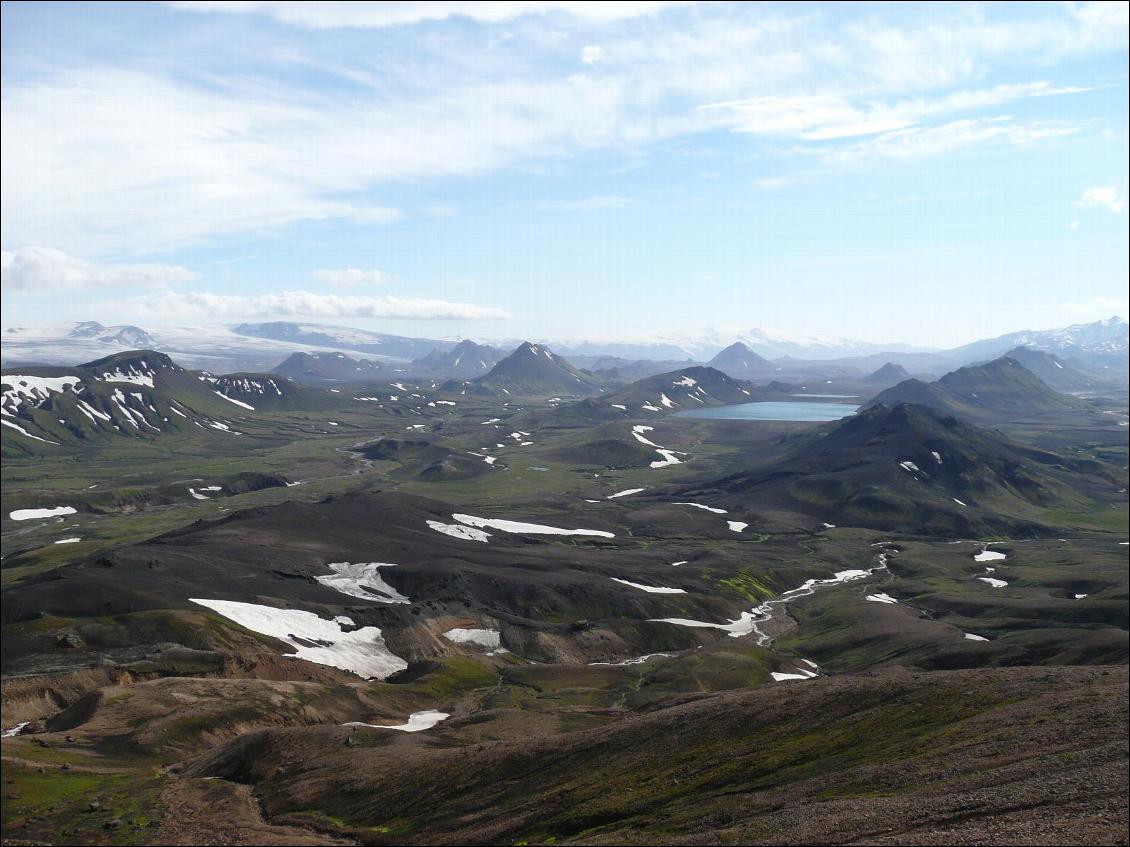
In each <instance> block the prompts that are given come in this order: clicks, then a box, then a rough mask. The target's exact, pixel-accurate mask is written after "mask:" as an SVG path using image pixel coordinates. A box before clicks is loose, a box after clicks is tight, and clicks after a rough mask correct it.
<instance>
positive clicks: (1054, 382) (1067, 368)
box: [1005, 347, 1096, 392]
mask: <svg viewBox="0 0 1130 847" xmlns="http://www.w3.org/2000/svg"><path fill="white" fill-rule="evenodd" d="M1005 357H1007V358H1009V359H1014V360H1016V361H1017V362H1020V364H1022V365H1023V366H1024V367H1025V368H1027V369H1028V370H1029V371H1031V372H1032V373H1033V374H1034V375H1035V376H1036V377H1037V378H1038V379H1039V380H1040V381H1041V382H1043V383H1044V384H1045V385H1047V386H1049V387H1050V388H1053V389H1055V390H1056V391H1063V392H1070V391H1087V390H1089V389H1092V388H1094V387H1095V386H1096V381H1095V380H1094V379H1092V378H1091V377H1089V376H1088V375H1087V374H1085V373H1083V372H1082V371H1080V370H1078V369H1077V368H1074V367H1072V366H1071V365H1069V364H1067V363H1066V362H1064V361H1063V359H1061V358H1060V357H1059V356H1056V355H1055V354H1054V353H1045V352H1043V351H1042V350H1033V349H1031V348H1030V347H1016V348H1014V349H1012V350H1009V351H1008V352H1007V353H1005Z"/></svg>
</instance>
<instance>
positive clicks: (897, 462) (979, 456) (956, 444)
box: [684, 403, 1113, 537]
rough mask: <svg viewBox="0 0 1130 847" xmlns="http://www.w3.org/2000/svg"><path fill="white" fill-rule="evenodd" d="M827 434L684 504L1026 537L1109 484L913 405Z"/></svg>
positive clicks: (1082, 463) (1083, 468)
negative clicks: (1045, 512)
mask: <svg viewBox="0 0 1130 847" xmlns="http://www.w3.org/2000/svg"><path fill="white" fill-rule="evenodd" d="M822 431H823V434H822V435H814V436H812V437H811V439H810V440H808V441H807V442H806V443H804V444H803V445H801V446H798V447H797V448H796V449H795V450H793V451H792V452H790V453H788V454H786V455H785V456H783V457H782V458H780V459H779V460H776V461H774V462H773V463H772V464H770V465H768V466H762V467H758V468H756V469H755V470H752V471H745V472H740V473H736V474H731V475H730V476H727V477H723V478H722V479H719V480H717V482H714V483H711V484H708V485H705V486H697V487H695V488H694V489H692V490H690V491H687V492H684V494H685V495H686V496H687V497H688V499H692V498H694V497H706V498H709V499H711V501H712V502H715V503H718V504H721V505H729V506H741V507H745V508H765V509H775V508H779V507H780V505H781V504H786V503H787V504H789V505H790V506H791V508H793V509H795V510H797V511H799V512H802V513H804V514H808V515H811V516H812V517H814V518H816V519H818V520H821V521H826V522H828V523H834V524H847V525H852V526H868V527H874V528H876V529H886V530H894V529H902V530H907V531H929V532H934V533H937V532H942V533H948V532H957V533H978V532H1007V533H1010V534H1012V535H1013V536H1014V537H1018V536H1023V535H1026V534H1035V533H1039V532H1040V531H1041V528H1040V525H1039V523H1038V515H1039V511H1040V510H1041V509H1043V508H1050V507H1053V506H1055V507H1063V506H1065V505H1066V504H1071V505H1073V506H1075V507H1078V508H1084V507H1085V506H1084V505H1083V504H1085V503H1090V501H1089V500H1088V499H1087V498H1086V497H1085V496H1084V495H1083V494H1081V493H1079V490H1080V489H1086V490H1091V491H1093V490H1094V489H1093V487H1092V486H1093V484H1094V481H1095V480H1105V479H1106V478H1107V476H1108V475H1109V472H1108V471H1107V470H1105V468H1104V466H1101V465H1100V464H1099V463H1097V462H1093V461H1090V460H1077V459H1067V458H1064V457H1062V456H1059V455H1056V454H1054V453H1049V452H1045V451H1041V450H1035V449H1030V448H1026V447H1021V446H1019V445H1017V444H1014V443H1012V442H1010V441H1008V440H1006V439H1005V438H1003V437H1002V436H1000V435H997V434H996V433H993V432H989V431H987V430H984V429H980V428H979V427H976V426H972V425H970V424H967V423H964V422H962V421H961V420H958V419H957V418H954V417H951V416H946V415H943V414H939V413H938V412H937V411H935V410H933V409H931V408H928V407H925V406H920V405H915V404H911V403H902V404H899V405H897V406H894V407H890V406H875V407H872V408H870V409H867V410H865V411H863V412H860V413H859V414H856V415H853V416H852V417H850V418H846V419H845V420H843V421H841V422H838V423H835V424H830V425H828V426H827V427H825V428H822ZM1085 475H1089V476H1090V481H1089V482H1088V481H1087V480H1086V479H1085ZM1107 481H1108V482H1109V480H1107ZM1111 485H1113V483H1111Z"/></svg>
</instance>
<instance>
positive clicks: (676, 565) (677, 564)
mask: <svg viewBox="0 0 1130 847" xmlns="http://www.w3.org/2000/svg"><path fill="white" fill-rule="evenodd" d="M688 561H690V560H689V559H679V561H677V562H672V563H671V567H673V568H677V567H679V565H685V564H686V563H687V562H688Z"/></svg>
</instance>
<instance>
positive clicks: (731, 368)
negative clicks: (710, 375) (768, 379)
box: [707, 341, 775, 376]
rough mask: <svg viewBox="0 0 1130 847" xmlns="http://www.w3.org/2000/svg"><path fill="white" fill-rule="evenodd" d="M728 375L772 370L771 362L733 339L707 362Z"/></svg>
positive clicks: (753, 373)
mask: <svg viewBox="0 0 1130 847" xmlns="http://www.w3.org/2000/svg"><path fill="white" fill-rule="evenodd" d="M707 364H708V365H709V366H710V367H712V368H715V369H717V370H720V371H723V372H724V373H727V374H729V375H730V376H754V375H762V374H767V373H773V372H774V370H775V369H774V366H773V363H772V362H770V361H769V360H768V359H766V358H764V357H762V356H759V355H758V354H757V353H754V352H753V351H752V350H750V349H749V347H747V346H746V345H745V344H743V343H742V342H740V341H735V342H734V343H733V344H731V345H730V346H729V347H727V348H726V349H725V350H722V351H721V352H720V353H719V354H718V355H717V356H715V357H714V358H713V359H711V360H710V361H709V362H708V363H707Z"/></svg>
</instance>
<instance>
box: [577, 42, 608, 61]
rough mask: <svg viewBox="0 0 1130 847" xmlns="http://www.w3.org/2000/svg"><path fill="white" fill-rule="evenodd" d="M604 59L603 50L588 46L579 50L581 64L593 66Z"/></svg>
mask: <svg viewBox="0 0 1130 847" xmlns="http://www.w3.org/2000/svg"><path fill="white" fill-rule="evenodd" d="M603 58H604V48H603V47H597V46H594V45H590V46H588V47H582V48H581V64H584V65H595V64H596V63H597V62H599V61H600V60H601V59H603Z"/></svg>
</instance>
